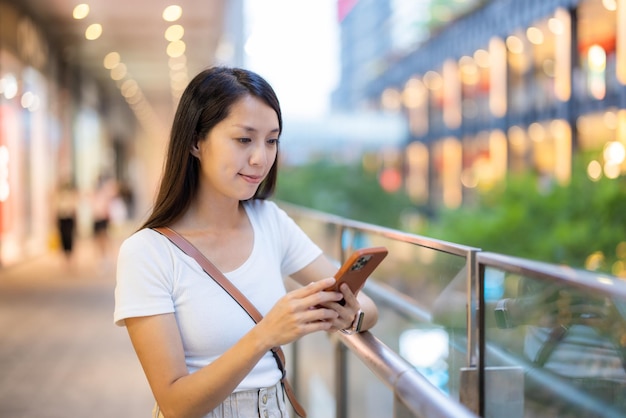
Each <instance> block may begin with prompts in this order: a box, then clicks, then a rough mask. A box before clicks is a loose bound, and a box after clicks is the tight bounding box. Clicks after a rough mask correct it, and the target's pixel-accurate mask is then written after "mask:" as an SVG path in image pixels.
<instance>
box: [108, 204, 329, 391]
mask: <svg viewBox="0 0 626 418" xmlns="http://www.w3.org/2000/svg"><path fill="white" fill-rule="evenodd" d="M244 207H245V209H246V213H247V215H248V218H249V219H250V223H251V224H252V229H253V231H254V246H253V249H252V253H251V254H250V257H249V258H248V259H247V260H246V261H245V262H244V263H243V264H242V265H241V266H239V267H238V268H237V269H236V270H234V271H230V272H223V273H224V274H225V276H226V277H227V278H228V279H229V280H230V281H231V282H232V283H233V284H234V285H235V286H236V287H237V288H239V290H240V291H241V292H242V293H243V294H244V295H245V296H246V297H247V298H248V299H249V300H250V301H251V302H252V304H253V305H255V307H256V308H257V309H258V310H259V312H261V314H263V315H265V314H266V313H267V312H268V311H269V310H270V309H271V308H272V307H273V306H274V304H275V303H276V301H278V299H280V298H281V297H282V296H283V295H284V294H285V287H284V283H283V277H284V276H288V275H290V274H293V273H295V272H297V271H299V270H301V269H303V268H304V267H306V266H307V265H308V264H310V263H311V262H312V261H313V260H315V259H316V258H317V257H318V256H319V255H320V254H321V253H322V251H321V250H320V248H319V247H318V246H317V245H315V244H314V243H313V242H312V241H311V239H309V237H308V236H307V235H306V234H305V233H304V232H303V231H302V230H301V229H300V228H299V227H298V226H297V225H296V223H295V222H294V221H293V220H292V219H291V218H289V217H288V215H287V214H286V213H285V212H284V211H283V210H282V209H280V208H278V206H276V204H274V203H273V202H269V201H265V200H254V201H249V202H246V203H244ZM172 312H173V313H174V314H175V315H176V320H177V322H178V327H179V329H180V333H181V337H182V342H183V347H184V350H185V360H186V363H187V368H188V370H189V372H190V373H193V372H195V371H196V370H198V369H200V368H201V367H203V366H205V365H207V364H209V363H211V362H212V361H214V360H215V359H216V358H218V357H219V356H220V355H222V353H224V352H225V351H226V350H227V349H228V348H230V347H231V346H232V345H234V344H235V343H236V342H237V341H238V340H239V339H240V338H241V337H242V336H243V335H244V334H245V333H247V332H248V331H249V330H250V329H251V328H252V327H253V326H254V322H253V321H252V319H251V318H250V317H249V316H248V314H247V313H246V312H245V311H244V310H243V308H242V307H241V306H239V305H238V304H237V302H235V300H234V299H232V298H231V297H230V296H229V295H228V294H227V293H226V292H225V291H224V290H223V289H222V288H221V287H220V286H219V285H218V284H217V283H216V282H215V281H214V280H213V279H211V278H210V277H209V276H208V275H207V274H206V273H205V272H204V271H203V270H202V269H201V267H200V266H199V265H198V263H197V262H196V261H195V260H194V259H193V258H191V257H189V256H187V255H186V254H185V253H183V252H182V251H181V250H180V249H178V247H176V246H175V245H174V244H172V243H171V242H170V241H169V239H168V238H166V237H164V236H163V235H161V234H160V233H158V232H156V231H153V230H151V229H144V230H141V231H138V232H136V233H135V234H133V235H132V236H131V237H129V238H128V239H126V240H125V241H124V242H123V244H122V246H121V247H120V252H119V257H118V265H117V285H116V288H115V313H114V321H115V323H116V324H117V325H120V326H123V325H124V319H125V318H131V317H138V316H149V315H158V314H165V313H172ZM280 377H281V374H280V372H279V370H278V367H277V365H276V360H275V359H274V357H273V356H272V354H271V353H270V352H269V351H268V353H266V354H265V356H264V357H263V358H262V359H261V360H260V361H259V362H258V363H257V365H256V366H255V367H254V369H253V370H252V371H251V372H250V374H249V375H248V376H247V377H246V378H245V379H244V380H243V381H242V382H241V383H240V384H239V386H238V387H237V389H236V391H242V390H250V389H256V388H261V387H268V386H272V385H274V384H276V382H278V380H280Z"/></svg>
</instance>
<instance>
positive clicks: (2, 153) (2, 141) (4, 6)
mask: <svg viewBox="0 0 626 418" xmlns="http://www.w3.org/2000/svg"><path fill="white" fill-rule="evenodd" d="M49 39H51V37H49V36H47V34H46V33H44V32H43V30H42V29H41V28H40V27H39V26H38V25H37V24H36V22H35V21H34V20H32V19H31V18H30V17H29V16H28V15H27V14H26V13H25V12H24V11H22V10H20V9H18V8H17V7H16V6H15V5H13V4H12V3H7V2H2V1H0V266H6V265H10V264H13V263H15V262H18V261H20V260H23V259H25V258H28V257H32V256H33V255H36V254H40V253H42V252H44V251H47V250H48V249H49V247H50V245H52V243H51V240H53V238H54V234H55V229H54V228H55V223H54V215H55V214H54V210H53V206H54V205H53V202H54V194H55V191H56V189H57V187H58V185H59V183H60V182H61V181H65V180H71V181H73V182H74V183H75V184H76V185H77V186H78V188H79V189H80V191H81V192H85V193H87V192H88V190H89V188H91V187H93V185H94V184H95V180H96V179H97V177H98V175H99V174H100V173H101V172H102V171H103V170H110V172H111V173H114V172H115V170H114V169H115V167H114V164H115V161H114V160H115V159H114V158H113V157H112V156H111V152H110V149H111V144H112V139H111V135H110V134H109V133H108V132H107V130H106V127H105V124H104V122H103V115H104V114H105V113H106V101H105V100H103V98H102V97H101V95H100V93H99V90H98V86H97V85H96V84H94V83H93V82H92V81H90V80H89V79H87V78H83V77H82V74H81V73H80V71H79V70H78V69H77V68H73V67H71V66H69V65H67V64H66V63H65V62H64V61H63V60H62V57H61V53H60V51H59V50H58V49H55V47H57V46H56V45H53V44H51V43H49ZM86 205H87V204H86V203H85V205H84V206H85V207H86ZM83 212H84V210H83Z"/></svg>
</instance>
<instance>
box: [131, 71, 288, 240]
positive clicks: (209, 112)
mask: <svg viewBox="0 0 626 418" xmlns="http://www.w3.org/2000/svg"><path fill="white" fill-rule="evenodd" d="M246 95H252V96H254V97H256V98H259V99H261V100H262V101H263V102H265V103H266V104H267V105H268V106H270V107H271V108H272V109H274V111H275V112H276V116H277V117H278V125H279V129H280V132H279V134H280V133H281V132H282V129H283V121H282V115H281V111H280V104H279V102H278V98H277V97H276V93H275V92H274V90H273V89H272V87H271V86H270V85H269V83H268V82H267V81H265V80H264V79H263V78H262V77H261V76H259V75H258V74H256V73H254V72H252V71H249V70H244V69H241V68H228V67H212V68H209V69H206V70H204V71H202V72H201V73H199V74H198V75H197V76H195V77H194V79H193V80H191V82H190V83H189V85H188V86H187V88H186V89H185V91H184V92H183V95H182V96H181V99H180V102H179V104H178V109H176V115H175V116H174V122H173V124H172V131H171V134H170V142H169V146H168V150H167V156H166V160H165V168H164V170H163V174H162V178H161V185H160V187H159V192H158V194H157V197H156V200H155V203H154V208H153V210H152V214H151V215H150V216H149V217H148V220H147V221H146V222H145V223H144V224H143V226H142V227H141V228H154V227H159V226H167V225H169V224H171V223H173V222H174V221H176V220H177V219H178V218H179V217H180V216H181V215H182V214H183V213H184V212H185V211H186V210H187V209H188V208H189V205H190V204H191V201H192V199H193V198H194V197H195V195H196V193H197V190H198V182H199V172H200V163H199V161H198V159H197V158H195V157H194V156H193V155H191V152H190V151H191V148H192V146H193V145H194V144H195V143H196V142H197V141H198V139H199V138H205V137H206V136H207V134H208V133H209V131H211V129H213V127H214V126H215V125H217V124H218V123H219V122H221V121H222V120H224V119H225V118H226V117H228V114H229V112H230V109H231V107H232V105H233V104H234V103H235V102H236V101H238V100H239V99H241V98H242V97H244V96H246ZM277 163H278V154H277V155H276V160H275V161H274V164H273V165H272V167H271V168H270V171H269V173H268V175H267V177H266V178H265V180H263V182H262V183H261V184H260V185H259V188H258V189H257V191H256V193H255V194H254V196H253V197H252V199H266V198H268V197H269V196H271V195H272V193H273V192H274V189H275V188H276V177H277V172H278V168H277ZM141 228H140V229H141Z"/></svg>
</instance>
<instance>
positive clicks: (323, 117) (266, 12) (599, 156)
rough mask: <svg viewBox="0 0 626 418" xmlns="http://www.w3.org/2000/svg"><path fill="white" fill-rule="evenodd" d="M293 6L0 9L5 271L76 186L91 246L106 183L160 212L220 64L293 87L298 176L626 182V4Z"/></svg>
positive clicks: (400, 0)
mask: <svg viewBox="0 0 626 418" xmlns="http://www.w3.org/2000/svg"><path fill="white" fill-rule="evenodd" d="M261 3H262V4H261ZM292 3H294V2H288V1H278V0H276V1H268V2H254V1H248V2H246V1H244V0H236V1H228V2H226V1H221V0H220V1H217V0H216V1H211V2H203V1H199V0H188V1H185V2H181V4H180V6H177V7H169V6H173V5H172V4H170V3H163V2H161V1H148V0H142V1H133V2H128V1H126V2H122V1H121V0H110V1H108V2H106V3H102V2H98V3H96V4H88V3H85V4H82V5H78V4H77V3H75V2H69V1H63V0H56V1H42V0H21V1H7V0H0V264H3V265H6V264H11V263H13V262H15V261H18V260H20V259H23V258H24V257H27V256H29V255H32V254H37V253H39V252H42V251H45V249H46V248H47V247H48V245H49V240H50V231H51V217H52V215H51V213H50V212H51V205H50V202H51V199H53V197H54V193H55V190H56V188H57V185H58V184H59V183H60V182H61V181H63V180H65V179H71V180H73V181H74V182H75V183H76V185H77V186H78V188H79V190H80V191H81V192H82V196H84V199H83V201H82V202H83V203H82V205H81V207H80V210H79V213H80V217H79V218H80V225H79V227H80V228H79V229H80V230H81V231H82V233H83V234H88V233H89V225H90V213H89V209H88V205H87V196H89V193H90V192H91V191H92V190H93V188H94V187H95V184H96V181H97V179H98V178H99V177H100V176H101V175H102V174H110V175H112V176H114V177H115V178H116V180H117V181H118V182H119V183H120V184H123V185H125V186H126V187H127V188H128V189H129V190H131V191H132V194H133V201H134V202H135V204H134V206H133V207H134V211H135V212H134V213H133V214H131V215H133V216H139V217H141V216H142V215H143V214H144V213H145V210H146V208H147V207H149V204H150V202H151V200H152V196H153V193H154V188H155V185H156V183H157V181H158V178H159V173H160V170H161V164H162V155H163V150H164V147H165V144H166V142H167V139H168V129H169V123H170V121H171V118H172V114H173V111H174V108H175V105H176V102H177V99H178V97H179V96H180V94H181V91H182V89H183V88H184V87H185V85H186V83H187V82H188V81H189V79H190V78H191V77H193V75H194V74H195V73H197V72H198V71H199V70H201V69H202V68H204V67H206V66H209V65H213V64H220V63H224V64H228V65H243V66H247V67H249V68H251V69H253V70H257V71H258V72H260V73H261V74H262V75H264V76H266V77H267V78H268V80H269V81H270V82H271V83H272V84H273V85H275V87H276V89H277V92H278V94H279V97H281V100H282V103H283V107H284V108H285V132H284V141H283V144H284V148H283V149H284V151H285V155H284V156H285V164H298V163H301V162H303V161H306V160H307V159H308V158H310V157H311V156H316V157H319V156H320V155H321V156H325V155H328V154H338V155H339V156H340V157H341V158H359V155H360V153H361V152H363V151H370V152H377V153H379V154H381V155H382V158H380V164H381V167H380V170H381V172H382V171H385V172H386V173H392V174H395V175H396V176H398V177H399V178H401V180H402V182H401V184H402V187H403V189H404V190H405V192H406V193H407V194H408V195H409V196H410V198H411V200H412V202H413V203H415V204H416V205H429V206H431V207H433V208H437V207H458V206H460V205H462V204H463V203H464V202H467V201H470V200H471V198H472V196H473V195H474V194H475V193H477V191H478V190H486V189H489V188H490V187H493V185H494V184H496V183H498V182H499V181H500V180H502V179H504V178H505V177H506V176H507V174H508V173H511V172H515V171H521V170H527V169H533V170H536V171H537V172H538V173H540V174H541V175H542V176H544V177H545V178H546V179H547V180H548V181H552V180H553V181H555V182H559V183H567V182H568V180H569V178H570V176H571V172H572V159H573V156H574V155H575V154H577V153H585V154H587V155H588V156H589V158H588V159H589V161H588V164H587V166H586V170H587V173H588V176H589V177H590V178H592V179H599V178H601V177H608V178H615V179H617V178H619V177H620V176H621V175H622V173H623V172H624V170H625V169H626V162H625V161H624V155H625V151H624V146H625V144H626V131H625V127H626V88H625V84H626V49H625V48H626V46H625V45H626V33H625V31H626V29H625V28H626V1H625V0H525V1H516V0H492V1H480V0H429V1H426V0H424V1H414V0H413V1H410V0H338V1H332V0H328V1H319V2H308V3H307V2H302V3H298V5H294V4H292ZM313 4H315V5H316V6H315V7H314V6H313ZM296 6H298V7H296ZM320 7H323V8H324V9H323V10H324V11H323V12H319V10H320V9H319V8H320ZM315 13H321V14H319V15H317V14H315ZM299 29H300V31H299V32H297V31H298V30H299ZM305 35H306V36H305ZM261 58H264V59H263V60H262V59H261ZM287 79H289V80H290V81H291V82H292V83H293V84H290V85H289V84H285V83H286V81H287ZM322 82H323V83H325V84H317V83H322ZM320 85H322V87H319V86H320ZM293 86H296V87H293ZM326 89H328V90H333V92H332V99H331V100H329V105H328V106H327V107H325V106H326V105H325V104H324V103H322V104H320V105H318V106H317V107H315V108H314V110H308V108H302V109H300V108H299V107H298V105H299V104H308V105H312V104H313V102H314V101H315V98H314V96H315V94H316V93H318V92H320V91H323V90H326ZM315 97H317V96H315Z"/></svg>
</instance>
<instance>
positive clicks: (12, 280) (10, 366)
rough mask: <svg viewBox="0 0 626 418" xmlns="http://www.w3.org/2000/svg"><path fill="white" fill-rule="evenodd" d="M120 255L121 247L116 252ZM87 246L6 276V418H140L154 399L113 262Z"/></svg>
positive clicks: (2, 340) (0, 380) (0, 357)
mask: <svg viewBox="0 0 626 418" xmlns="http://www.w3.org/2000/svg"><path fill="white" fill-rule="evenodd" d="M114 247H115V249H114V252H115V253H117V247H116V246H114ZM94 254H95V252H94V248H93V247H92V244H91V243H90V242H84V243H81V246H80V247H79V248H78V251H77V254H76V256H77V263H76V265H75V266H74V267H73V268H72V270H68V269H67V268H66V266H65V265H64V263H63V261H64V260H63V259H62V258H61V256H60V254H56V253H52V254H49V255H46V256H42V257H40V258H37V259H35V260H32V261H29V262H27V263H22V264H19V265H16V266H12V267H8V268H4V269H0V418H68V417H71V418H73V417H77V418H87V417H89V418H105V417H106V418H112V417H115V418H127V417H128V418H134V417H138V418H140V417H146V418H148V417H149V416H150V411H151V409H152V405H153V400H152V396H151V393H150V390H149V387H148V384H147V381H146V379H145V377H144V375H143V372H142V370H141V367H140V365H139V362H138V360H137V358H136V356H135V353H134V351H133V349H132V346H131V344H130V340H129V338H128V334H127V333H126V330H125V329H124V328H120V327H117V326H115V325H114V324H113V305H114V300H113V290H114V286H115V278H114V267H113V264H112V263H109V265H108V266H106V265H103V264H102V263H101V261H100V260H98V259H97V257H95V256H94Z"/></svg>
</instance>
